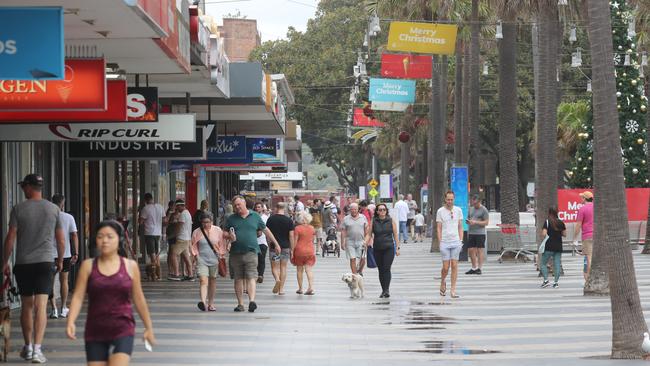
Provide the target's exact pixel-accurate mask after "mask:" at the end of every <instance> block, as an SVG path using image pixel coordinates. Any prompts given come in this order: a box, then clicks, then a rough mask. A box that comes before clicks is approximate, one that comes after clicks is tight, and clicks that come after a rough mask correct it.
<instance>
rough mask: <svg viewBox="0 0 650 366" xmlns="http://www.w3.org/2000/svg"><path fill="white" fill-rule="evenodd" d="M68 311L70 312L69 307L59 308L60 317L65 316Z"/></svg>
mask: <svg viewBox="0 0 650 366" xmlns="http://www.w3.org/2000/svg"><path fill="white" fill-rule="evenodd" d="M69 312H70V309H68V308H62V309H61V317H62V318H67V317H68V313H69Z"/></svg>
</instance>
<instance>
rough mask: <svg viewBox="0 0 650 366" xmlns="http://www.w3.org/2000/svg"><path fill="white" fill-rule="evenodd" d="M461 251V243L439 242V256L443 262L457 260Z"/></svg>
mask: <svg viewBox="0 0 650 366" xmlns="http://www.w3.org/2000/svg"><path fill="white" fill-rule="evenodd" d="M462 249H463V243H461V242H459V241H458V242H453V241H452V242H444V241H443V242H441V243H440V255H441V256H442V260H443V261H448V260H452V259H453V260H456V261H457V260H458V258H459V257H460V251H461V250H462Z"/></svg>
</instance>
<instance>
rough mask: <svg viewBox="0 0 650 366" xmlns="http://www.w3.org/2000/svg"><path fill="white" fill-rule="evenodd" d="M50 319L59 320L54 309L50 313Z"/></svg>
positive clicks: (57, 313)
mask: <svg viewBox="0 0 650 366" xmlns="http://www.w3.org/2000/svg"><path fill="white" fill-rule="evenodd" d="M50 319H59V311H58V310H57V309H56V308H54V309H52V312H50Z"/></svg>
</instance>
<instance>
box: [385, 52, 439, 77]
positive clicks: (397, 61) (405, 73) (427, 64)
mask: <svg viewBox="0 0 650 366" xmlns="http://www.w3.org/2000/svg"><path fill="white" fill-rule="evenodd" d="M432 63H433V60H432V58H431V56H424V55H410V54H406V53H397V54H395V53H383V54H382V55H381V76H383V77H387V78H400V79H431V67H432Z"/></svg>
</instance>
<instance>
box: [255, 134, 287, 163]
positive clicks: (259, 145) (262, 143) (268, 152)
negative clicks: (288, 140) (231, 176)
mask: <svg viewBox="0 0 650 366" xmlns="http://www.w3.org/2000/svg"><path fill="white" fill-rule="evenodd" d="M247 141H248V144H249V148H251V149H252V150H253V162H274V161H280V158H279V157H278V154H279V152H280V139H274V138H265V137H263V138H257V137H255V138H250V137H249V138H248V139H247Z"/></svg>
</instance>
